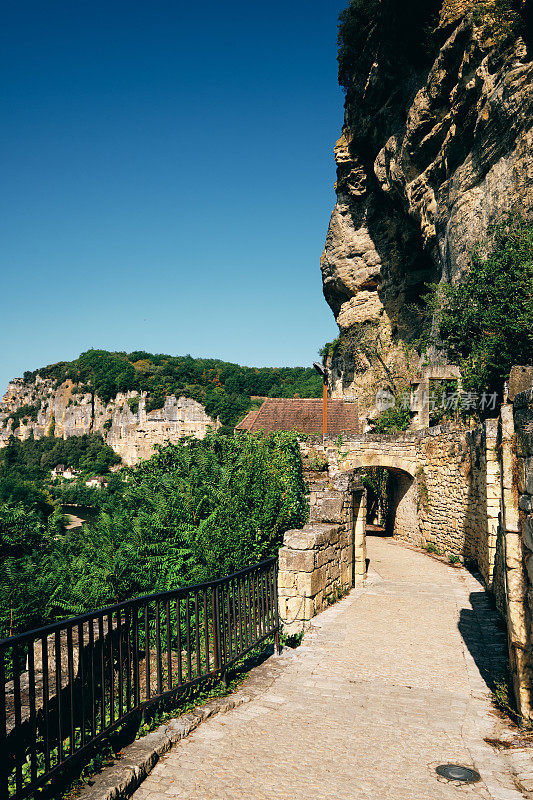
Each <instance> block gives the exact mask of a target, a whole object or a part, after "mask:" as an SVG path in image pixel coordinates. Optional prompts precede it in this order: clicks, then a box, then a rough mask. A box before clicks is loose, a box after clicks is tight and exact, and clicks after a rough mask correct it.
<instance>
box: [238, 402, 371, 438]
mask: <svg viewBox="0 0 533 800" xmlns="http://www.w3.org/2000/svg"><path fill="white" fill-rule="evenodd" d="M235 430H237V431H248V432H249V433H255V432H257V431H264V432H265V433H270V431H296V432H297V433H307V434H310V435H313V434H315V435H316V434H321V433H322V399H314V398H312V399H300V398H298V397H296V398H291V399H286V398H279V397H268V398H267V399H266V400H265V401H264V403H263V405H262V406H261V407H260V408H259V409H253V410H252V411H250V412H249V413H248V414H247V415H246V416H245V418H244V419H243V420H242V421H241V422H239V424H238V425H237V427H236V428H235ZM359 432H360V424H359V416H358V413H357V405H356V404H355V403H345V402H344V400H328V434H331V435H334V436H336V435H337V434H339V433H359Z"/></svg>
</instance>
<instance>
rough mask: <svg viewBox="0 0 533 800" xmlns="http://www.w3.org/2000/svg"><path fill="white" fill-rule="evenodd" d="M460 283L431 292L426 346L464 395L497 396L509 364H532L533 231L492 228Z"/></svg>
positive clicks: (523, 226)
mask: <svg viewBox="0 0 533 800" xmlns="http://www.w3.org/2000/svg"><path fill="white" fill-rule="evenodd" d="M484 250H485V252H483V251H482V250H481V249H480V248H478V249H477V250H476V251H475V252H474V254H473V256H472V265H471V269H470V271H469V272H468V273H467V274H466V276H465V277H464V279H463V280H462V281H461V282H460V283H455V284H451V285H448V284H441V285H439V286H438V287H435V286H434V287H432V291H431V292H430V294H429V296H428V298H427V303H428V309H429V311H430V314H431V316H432V319H433V328H432V333H431V335H430V336H429V337H428V340H427V341H426V343H430V344H436V345H438V346H440V347H442V348H444V350H445V352H446V354H447V356H448V358H449V359H450V361H451V362H452V363H454V364H457V365H458V366H459V367H460V370H461V375H462V378H463V386H464V389H465V390H466V391H470V392H475V393H477V394H478V395H480V394H482V393H483V392H486V393H493V392H495V393H497V394H498V396H499V398H500V399H501V397H502V391H503V384H504V382H505V381H506V380H507V379H508V378H509V373H510V370H511V367H512V366H513V365H514V364H531V363H533V302H532V297H533V225H532V224H531V223H529V222H526V221H524V220H523V219H521V218H519V217H516V216H514V217H510V218H508V219H507V220H505V221H504V222H502V223H500V224H498V225H495V226H493V227H492V228H491V230H490V232H489V240H488V242H487V243H486V246H485V248H484Z"/></svg>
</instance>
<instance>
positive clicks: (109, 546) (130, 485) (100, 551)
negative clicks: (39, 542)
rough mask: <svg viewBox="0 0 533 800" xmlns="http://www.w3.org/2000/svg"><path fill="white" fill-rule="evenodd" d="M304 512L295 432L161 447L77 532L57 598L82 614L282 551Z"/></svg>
mask: <svg viewBox="0 0 533 800" xmlns="http://www.w3.org/2000/svg"><path fill="white" fill-rule="evenodd" d="M307 517H308V504H307V498H306V494H305V484H304V481H303V477H302V468H301V459H300V451H299V446H298V441H297V439H296V437H295V436H294V435H292V434H285V433H279V434H272V435H270V436H265V437H256V436H246V437H224V436H217V435H209V436H207V437H206V438H205V439H203V440H201V441H200V440H197V439H191V440H189V441H188V442H183V443H180V444H175V445H168V446H167V447H164V448H159V451H158V453H157V454H156V455H154V456H153V457H152V458H151V459H150V460H149V461H145V462H142V463H141V464H139V465H138V466H137V467H135V468H132V469H131V470H129V471H128V480H127V482H126V484H124V488H123V495H122V496H121V497H120V498H119V499H118V500H117V501H116V503H115V504H114V506H112V507H106V508H104V509H103V511H102V513H101V515H100V516H99V518H98V519H97V521H96V522H95V523H94V524H92V525H90V526H89V527H88V528H84V530H83V532H82V533H81V532H78V533H76V532H72V535H71V536H70V537H69V544H68V548H67V549H66V550H65V552H64V558H65V566H64V569H63V571H62V573H61V575H60V576H58V585H57V588H56V590H55V592H54V598H53V602H54V604H56V606H57V607H58V608H60V609H61V610H62V611H63V612H64V613H75V612H77V611H80V610H83V609H88V608H93V607H97V606H99V605H103V604H105V603H108V602H115V601H118V600H122V599H125V598H127V597H132V596H135V595H136V594H140V593H144V592H154V591H157V590H164V589H167V588H175V587H176V586H179V585H184V584H186V583H193V582H197V581H202V580H208V579H211V578H214V577H218V576H221V575H226V574H228V573H231V572H233V571H234V570H236V569H239V568H241V567H243V566H245V565H247V564H250V563H253V562H255V561H259V560H260V559H262V558H265V557H267V556H269V555H273V554H275V553H276V552H277V550H278V548H279V547H280V545H281V543H282V540H283V533H284V532H285V531H286V530H288V529H289V528H294V527H299V526H301V525H302V524H303V523H304V522H305V521H306V520H307Z"/></svg>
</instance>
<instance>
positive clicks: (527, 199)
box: [321, 0, 533, 409]
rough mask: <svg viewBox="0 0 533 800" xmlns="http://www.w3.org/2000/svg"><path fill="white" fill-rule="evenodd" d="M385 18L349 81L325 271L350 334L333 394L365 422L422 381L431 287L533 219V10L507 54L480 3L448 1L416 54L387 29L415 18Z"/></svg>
mask: <svg viewBox="0 0 533 800" xmlns="http://www.w3.org/2000/svg"><path fill="white" fill-rule="evenodd" d="M371 5H373V6H375V12H372V17H371V19H370V20H369V24H368V29H367V30H365V29H364V26H363V28H361V29H359V33H357V29H356V32H355V34H354V35H355V36H356V37H358V38H359V39H360V41H358V42H355V43H354V53H355V55H354V56H353V58H352V61H351V63H349V67H348V77H347V78H345V79H346V88H347V95H346V104H345V121H344V126H343V131H342V135H341V137H340V139H339V140H338V142H337V144H336V145H335V159H336V163H337V183H336V192H337V203H336V206H335V209H334V211H333V214H332V217H331V222H330V226H329V231H328V234H327V239H326V244H325V249H324V253H323V256H322V262H321V266H322V276H323V288H324V295H325V298H326V300H327V302H328V303H329V305H330V307H331V309H332V311H333V313H334V314H335V318H336V320H337V323H338V325H339V328H340V345H339V347H337V350H336V353H335V354H334V355H333V356H332V358H331V359H330V366H331V369H332V394H333V396H334V397H342V396H343V395H349V396H354V397H355V398H356V399H358V400H359V402H360V404H361V407H362V408H363V409H364V408H365V407H366V408H368V407H369V404H373V398H374V396H375V392H376V390H377V389H379V388H380V387H383V386H385V385H390V384H391V383H393V384H394V382H395V380H397V379H398V378H399V377H401V376H402V375H405V374H407V372H408V370H409V365H408V363H407V362H408V361H409V358H408V357H407V356H406V354H405V348H404V346H403V345H404V344H405V343H406V342H407V343H408V342H409V340H410V339H411V338H412V336H413V334H414V333H415V330H416V328H415V321H414V317H413V315H412V313H410V310H409V309H410V306H411V304H414V303H417V302H418V301H419V300H420V297H421V295H422V294H424V293H425V283H426V282H429V281H438V280H445V281H453V280H456V279H457V278H459V277H460V275H461V273H462V272H463V271H464V270H467V269H468V267H469V259H470V254H471V252H472V249H473V248H474V247H475V246H476V245H477V244H478V243H479V242H482V241H483V239H484V237H485V234H486V231H487V228H488V226H489V225H490V224H491V223H493V222H495V221H497V220H498V219H499V218H501V216H502V214H504V213H505V212H507V211H510V210H518V211H520V212H521V213H522V214H525V215H531V214H532V212H533V62H532V56H531V42H529V41H527V40H526V39H527V35H528V34H527V31H528V29H529V32H530V33H531V5H532V4H531V2H530V1H529V0H527V2H524V3H522V12H521V13H522V15H523V18H524V20H525V23H526V24H525V25H524V26H522V28H521V29H517V31H516V33H513V35H512V36H510V37H507V38H506V39H505V41H504V42H502V41H501V37H500V38H498V36H497V35H496V34H494V33H493V35H492V36H491V35H489V34H487V29H486V26H485V27H484V26H483V24H481V22H480V19H479V16H476V14H475V13H473V11H472V7H473V3H472V2H469V0H454V1H453V2H452V0H446V2H445V3H444V7H441V6H442V0H441V3H436V4H434V5H435V8H434V9H433V10H434V12H435V13H436V14H437V16H436V17H435V19H440V22H439V23H438V25H437V27H436V28H434V29H433V31H432V33H430V34H428V32H427V31H428V28H427V24H428V18H426V19H424V18H421V21H420V23H419V24H420V30H418V31H417V30H416V24H417V23H416V21H415V22H412V24H410V33H411V36H412V37H414V38H415V39H416V41H414V42H413V41H411V42H409V43H408V44H407V45H406V46H405V47H404V48H403V49H401V48H400V50H399V49H398V47H399V46H398V43H397V41H396V42H395V41H394V35H395V34H394V31H391V30H390V23H389V29H388V30H387V23H386V22H384V20H386V19H391V18H392V19H394V13H393V12H394V11H396V14H397V15H398V14H400V15H401V14H402V11H401V3H400V0H376V2H374V3H373V4H371ZM431 5H432V4H431V2H429V0H428V2H427V3H426V4H425V7H426V8H427V7H430V6H431ZM485 5H489V6H490V3H485ZM404 7H405V6H404ZM526 12H527V14H528V15H529V17H528V20H529V28H528V20H526ZM391 15H392V16H391ZM399 18H400V17H398V19H399ZM359 28H360V26H359ZM413 31H414V33H413ZM397 35H400V36H401V33H400V34H397ZM424 36H425V37H428V36H429V41H427V42H424V43H423V45H424V46H420V44H421V41H422V39H423V38H424ZM419 40H420V41H419ZM348 45H349V42H348ZM415 45H416V46H415ZM417 47H418V51H417ZM416 53H418V55H416ZM420 53H422V55H420Z"/></svg>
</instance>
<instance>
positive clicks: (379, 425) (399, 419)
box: [372, 394, 411, 434]
mask: <svg viewBox="0 0 533 800" xmlns="http://www.w3.org/2000/svg"><path fill="white" fill-rule="evenodd" d="M410 423H411V412H410V410H409V395H408V394H403V395H401V397H399V398H398V399H397V400H396V402H395V404H394V405H393V406H391V407H390V408H387V409H385V411H382V412H381V414H380V415H379V417H378V418H377V419H376V421H375V423H374V427H373V430H372V433H391V434H392V433H401V432H402V431H406V430H407V428H408V427H409V425H410Z"/></svg>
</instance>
